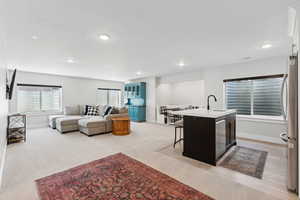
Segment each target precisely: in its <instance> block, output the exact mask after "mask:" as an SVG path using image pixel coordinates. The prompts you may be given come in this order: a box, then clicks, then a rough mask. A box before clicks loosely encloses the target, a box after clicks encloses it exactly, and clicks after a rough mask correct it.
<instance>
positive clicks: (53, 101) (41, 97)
mask: <svg viewBox="0 0 300 200" xmlns="http://www.w3.org/2000/svg"><path fill="white" fill-rule="evenodd" d="M61 91H62V89H61V87H58V86H54V87H51V86H39V85H36V86H34V85H25V84H24V85H22V84H18V94H17V95H18V111H19V112H41V111H60V110H61Z"/></svg>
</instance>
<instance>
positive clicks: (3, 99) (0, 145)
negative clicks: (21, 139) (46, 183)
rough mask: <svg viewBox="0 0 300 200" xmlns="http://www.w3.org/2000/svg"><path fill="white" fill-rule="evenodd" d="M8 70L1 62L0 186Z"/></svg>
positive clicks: (3, 158) (6, 107) (4, 148)
mask: <svg viewBox="0 0 300 200" xmlns="http://www.w3.org/2000/svg"><path fill="white" fill-rule="evenodd" d="M5 77H6V69H5V68H4V66H3V63H2V62H1V65H0V186H1V181H2V173H3V168H4V162H5V152H6V127H7V113H8V101H7V100H6V94H5V90H6V88H5V87H6V84H5Z"/></svg>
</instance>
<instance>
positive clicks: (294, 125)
mask: <svg viewBox="0 0 300 200" xmlns="http://www.w3.org/2000/svg"><path fill="white" fill-rule="evenodd" d="M281 95H282V101H281V102H282V110H283V117H284V120H285V121H286V125H287V131H286V132H285V133H282V134H281V135H280V136H281V138H282V140H283V141H285V142H286V143H287V144H288V145H287V160H288V163H287V170H288V171H287V172H288V174H287V175H288V178H287V187H288V189H289V190H291V191H294V192H297V193H298V180H299V178H298V55H293V56H290V58H289V62H288V73H287V74H286V75H285V76H284V80H283V84H282V90H281Z"/></svg>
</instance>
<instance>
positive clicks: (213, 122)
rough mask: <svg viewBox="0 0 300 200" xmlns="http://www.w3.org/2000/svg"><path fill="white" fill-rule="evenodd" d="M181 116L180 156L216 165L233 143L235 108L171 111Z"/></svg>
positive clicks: (234, 136)
mask: <svg viewBox="0 0 300 200" xmlns="http://www.w3.org/2000/svg"><path fill="white" fill-rule="evenodd" d="M173 114H176V115H182V116H183V125H184V127H183V129H184V131H183V135H184V143H183V155H184V156H187V157H190V158H193V159H196V160H199V161H201V162H205V163H208V164H211V165H216V164H217V161H218V160H219V159H220V158H221V157H222V156H223V155H224V154H225V153H226V152H227V151H228V150H229V149H230V147H232V146H234V145H236V111H235V110H204V109H196V110H184V111H176V112H173Z"/></svg>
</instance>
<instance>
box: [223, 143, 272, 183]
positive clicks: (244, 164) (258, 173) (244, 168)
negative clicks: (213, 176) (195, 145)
mask: <svg viewBox="0 0 300 200" xmlns="http://www.w3.org/2000/svg"><path fill="white" fill-rule="evenodd" d="M267 155H268V152H266V151H260V150H256V149H250V148H246V147H241V146H236V147H235V149H234V150H233V151H232V152H230V153H229V155H227V156H226V157H225V159H224V160H223V161H222V162H221V164H220V166H222V167H225V168H228V169H231V170H234V171H238V172H240V173H243V174H246V175H249V176H253V177H256V178H259V179H261V178H262V176H263V172H264V168H265V163H266V159H267Z"/></svg>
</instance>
